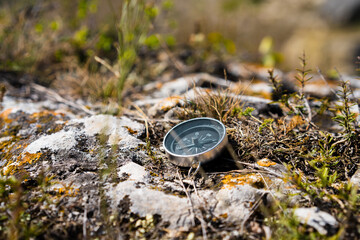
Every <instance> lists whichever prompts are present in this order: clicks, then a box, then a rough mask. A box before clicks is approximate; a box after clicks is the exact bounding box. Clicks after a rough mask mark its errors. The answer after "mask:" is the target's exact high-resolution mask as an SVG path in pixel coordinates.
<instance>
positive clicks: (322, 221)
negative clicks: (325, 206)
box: [294, 207, 339, 236]
mask: <svg viewBox="0 0 360 240" xmlns="http://www.w3.org/2000/svg"><path fill="white" fill-rule="evenodd" d="M294 215H295V216H296V217H297V218H298V219H299V221H300V222H301V223H302V224H306V225H308V226H310V227H313V228H314V229H316V230H317V231H318V232H319V233H320V234H321V235H328V236H331V235H334V234H335V233H336V232H337V231H338V229H339V223H338V222H337V221H336V219H335V218H334V217H333V216H331V215H330V214H328V213H327V212H324V211H320V210H319V209H318V208H316V207H312V208H297V209H295V211H294Z"/></svg>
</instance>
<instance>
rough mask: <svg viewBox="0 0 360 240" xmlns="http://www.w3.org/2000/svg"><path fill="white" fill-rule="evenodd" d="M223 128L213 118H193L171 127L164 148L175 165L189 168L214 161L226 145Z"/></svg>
mask: <svg viewBox="0 0 360 240" xmlns="http://www.w3.org/2000/svg"><path fill="white" fill-rule="evenodd" d="M227 142H228V140H227V136H226V129H225V126H224V125H223V124H222V123H221V122H220V121H218V120H216V119H213V118H194V119H191V120H188V121H185V122H182V123H180V124H178V125H176V126H175V127H173V128H172V129H171V130H170V131H169V132H168V133H167V134H166V136H165V138H164V148H165V151H166V152H167V154H168V156H169V158H170V159H171V160H172V161H173V162H174V163H175V164H177V165H179V166H183V167H190V166H192V164H195V163H204V162H207V161H210V160H212V159H214V158H215V157H216V156H217V155H218V154H219V153H220V152H221V151H222V150H223V148H224V147H225V145H226V144H227Z"/></svg>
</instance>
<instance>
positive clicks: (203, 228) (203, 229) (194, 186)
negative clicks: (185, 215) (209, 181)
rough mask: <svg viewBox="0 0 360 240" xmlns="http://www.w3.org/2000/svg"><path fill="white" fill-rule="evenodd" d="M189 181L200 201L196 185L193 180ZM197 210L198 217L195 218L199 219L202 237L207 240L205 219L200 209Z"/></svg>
mask: <svg viewBox="0 0 360 240" xmlns="http://www.w3.org/2000/svg"><path fill="white" fill-rule="evenodd" d="M191 183H192V185H193V188H194V190H195V195H196V196H197V198H198V200H199V202H200V203H201V202H202V200H201V198H200V195H199V193H198V191H197V188H196V185H195V181H194V180H192V181H191ZM199 212H200V217H197V219H199V221H200V223H201V231H202V234H203V239H204V240H207V231H206V222H205V220H204V216H203V215H202V212H201V211H200V210H199Z"/></svg>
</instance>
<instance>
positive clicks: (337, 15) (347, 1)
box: [321, 0, 360, 25]
mask: <svg viewBox="0 0 360 240" xmlns="http://www.w3.org/2000/svg"><path fill="white" fill-rule="evenodd" d="M321 13H322V15H323V16H324V17H325V18H326V19H327V20H329V21H330V22H331V23H334V24H336V25H346V24H349V23H353V22H356V21H358V20H359V19H360V2H359V1H358V0H327V1H325V3H324V4H323V5H322V7H321Z"/></svg>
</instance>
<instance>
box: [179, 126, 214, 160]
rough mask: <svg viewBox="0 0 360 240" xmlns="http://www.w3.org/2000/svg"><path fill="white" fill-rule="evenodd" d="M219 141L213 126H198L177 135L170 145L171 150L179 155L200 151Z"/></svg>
mask: <svg viewBox="0 0 360 240" xmlns="http://www.w3.org/2000/svg"><path fill="white" fill-rule="evenodd" d="M218 141H219V133H217V132H216V131H215V130H214V129H213V128H207V127H199V128H197V129H195V130H192V129H190V130H188V131H185V132H184V133H182V134H180V135H179V138H178V139H175V141H174V144H173V145H172V149H173V152H174V153H176V154H179V155H191V154H198V153H202V152H204V151H206V150H208V149H210V148H212V147H214V146H215V145H216V144H217V143H218Z"/></svg>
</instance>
